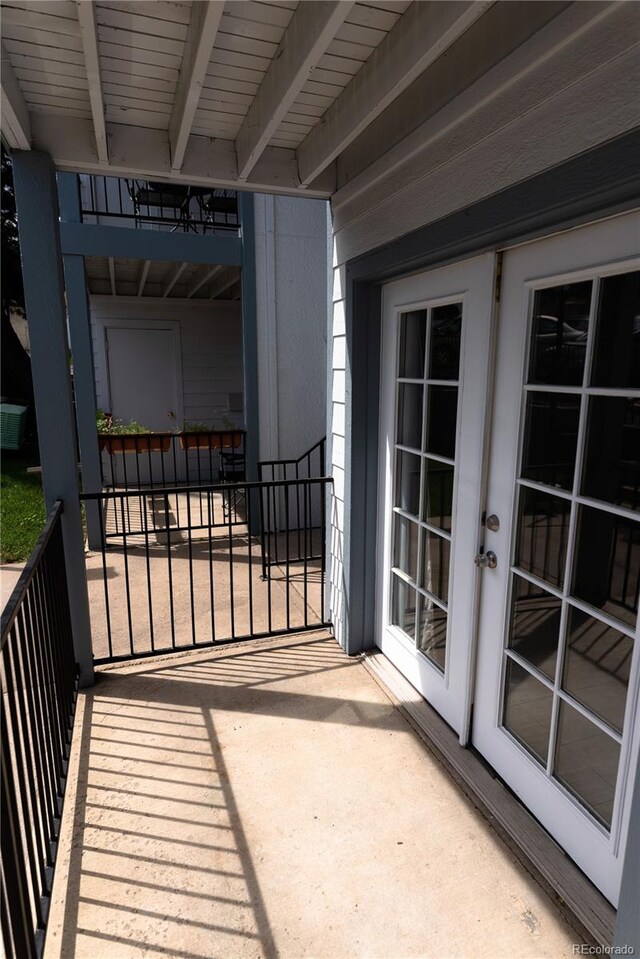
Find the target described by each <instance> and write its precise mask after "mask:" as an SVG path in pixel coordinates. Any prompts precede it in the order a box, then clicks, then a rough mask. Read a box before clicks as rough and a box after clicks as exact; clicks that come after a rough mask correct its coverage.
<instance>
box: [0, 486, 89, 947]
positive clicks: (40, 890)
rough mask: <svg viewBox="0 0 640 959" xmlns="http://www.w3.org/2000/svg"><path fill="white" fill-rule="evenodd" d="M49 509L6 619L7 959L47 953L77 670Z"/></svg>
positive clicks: (58, 534)
mask: <svg viewBox="0 0 640 959" xmlns="http://www.w3.org/2000/svg"><path fill="white" fill-rule="evenodd" d="M61 513H62V505H61V504H60V503H57V504H56V506H55V508H54V509H53V511H52V512H51V514H50V516H49V518H48V520H47V523H46V525H45V528H44V530H43V532H42V535H41V536H40V539H39V540H38V543H37V544H36V547H35V549H34V551H33V553H32V555H31V557H30V559H29V561H28V563H27V565H26V567H25V569H24V571H23V573H22V575H21V577H20V580H19V582H18V584H17V586H16V588H15V590H14V591H13V593H12V595H11V597H10V599H9V602H8V603H7V606H6V608H5V610H4V613H3V614H2V646H1V650H2V652H1V661H0V673H1V678H2V791H1V797H0V798H1V802H2V822H1V829H2V838H1V845H2V939H3V945H4V953H5V955H6V956H7V957H8V959H14V957H15V959H32V957H39V956H41V955H42V951H43V948H44V936H45V930H46V923H47V914H48V909H49V901H50V896H51V888H52V881H53V869H54V865H55V860H56V850H57V841H58V833H59V829H60V816H61V813H62V804H63V799H64V793H65V785H66V778H67V762H68V758H69V750H70V745H71V730H72V724H73V716H74V711H75V702H76V691H77V683H78V669H77V666H76V663H75V658H74V652H73V642H72V637H71V621H70V616H69V603H68V594H67V581H66V574H65V563H64V550H63V541H62V526H61V521H60V517H61Z"/></svg>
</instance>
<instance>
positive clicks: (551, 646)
mask: <svg viewBox="0 0 640 959" xmlns="http://www.w3.org/2000/svg"><path fill="white" fill-rule="evenodd" d="M513 580H514V582H513V597H512V600H511V624H510V628H509V646H510V648H511V649H513V650H515V651H516V652H517V653H519V654H520V656H522V657H523V659H526V660H528V662H530V663H531V664H532V665H533V666H536V667H537V668H538V669H539V670H540V671H541V672H543V673H544V674H545V676H547V677H548V678H549V679H551V680H553V679H554V677H555V674H556V658H557V652H558V639H559V634H560V613H561V610H562V601H561V600H559V599H557V598H556V597H555V596H552V595H551V593H548V592H547V591H546V590H545V589H540V587H539V586H534V584H533V583H529V582H528V581H527V580H526V579H522V578H521V577H520V576H514V577H513Z"/></svg>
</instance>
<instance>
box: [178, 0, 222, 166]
mask: <svg viewBox="0 0 640 959" xmlns="http://www.w3.org/2000/svg"><path fill="white" fill-rule="evenodd" d="M223 10H224V3H223V2H222V0H213V2H207V3H202V2H198V0H196V2H195V3H192V4H191V19H190V21H189V29H188V31H187V38H186V40H185V44H184V54H183V56H182V64H181V66H180V75H179V77H178V86H177V88H176V95H175V98H174V102H173V107H172V110H171V117H170V119H169V141H170V144H171V168H172V169H173V170H181V169H182V164H183V162H184V156H185V152H186V149H187V143H188V141H189V134H190V133H191V127H192V126H193V118H194V115H195V112H196V109H197V106H198V101H199V100H200V92H201V90H202V84H203V82H204V78H205V76H206V73H207V67H208V66H209V60H210V59H211V51H212V50H213V44H214V42H215V39H216V34H217V32H218V27H219V25H220V20H221V18H222V12H223Z"/></svg>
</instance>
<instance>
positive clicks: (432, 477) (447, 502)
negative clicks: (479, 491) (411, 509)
mask: <svg viewBox="0 0 640 959" xmlns="http://www.w3.org/2000/svg"><path fill="white" fill-rule="evenodd" d="M423 469H424V485H423V504H422V518H423V520H424V521H425V523H429V524H430V525H431V526H437V527H438V528H439V529H444V530H447V532H450V531H451V514H452V512H453V466H448V465H447V464H446V463H440V462H439V461H438V460H431V459H425V460H423Z"/></svg>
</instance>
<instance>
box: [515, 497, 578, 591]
mask: <svg viewBox="0 0 640 959" xmlns="http://www.w3.org/2000/svg"><path fill="white" fill-rule="evenodd" d="M570 512H571V503H570V502H569V501H568V500H566V499H561V498H560V497H559V496H551V495H550V494H549V493H541V492H539V491H538V490H534V489H529V488H527V487H522V488H521V489H520V507H519V511H518V534H517V543H516V565H517V566H519V567H520V568H521V569H524V570H526V571H527V572H529V573H532V574H533V575H534V576H538V577H540V579H543V580H545V581H546V582H547V583H551V584H552V585H553V586H557V587H559V588H562V583H563V580H564V565H565V559H566V555H567V539H568V536H569V515H570Z"/></svg>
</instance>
